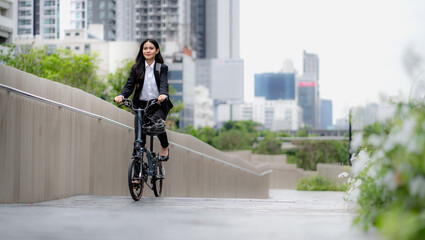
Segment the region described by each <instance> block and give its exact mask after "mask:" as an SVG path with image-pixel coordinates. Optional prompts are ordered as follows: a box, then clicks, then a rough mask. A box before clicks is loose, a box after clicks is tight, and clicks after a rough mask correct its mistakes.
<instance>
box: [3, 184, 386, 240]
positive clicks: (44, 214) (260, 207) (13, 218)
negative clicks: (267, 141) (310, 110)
mask: <svg viewBox="0 0 425 240" xmlns="http://www.w3.org/2000/svg"><path fill="white" fill-rule="evenodd" d="M342 197H343V193H340V192H298V191H294V190H271V191H270V199H222V198H221V199H216V198H150V197H147V198H142V200H141V201H139V202H134V201H133V200H132V199H131V198H130V197H101V196H76V197H71V198H66V199H61V200H56V201H48V202H44V203H38V204H31V205H27V204H3V205H0V239H73V240H74V239H130V238H134V239H155V240H156V239H173V240H176V239H214V240H221V239H243V240H249V239H255V240H258V239H291V240H292V239H312V240H313V239H314V240H318V239H338V240H343V239H353V240H354V239H355V240H362V239H378V238H377V237H376V235H375V234H374V233H367V234H365V233H363V232H361V231H359V230H358V229H356V228H352V227H351V221H352V219H353V217H354V212H353V211H354V210H353V208H354V206H353V204H347V203H346V202H344V200H343V199H342Z"/></svg>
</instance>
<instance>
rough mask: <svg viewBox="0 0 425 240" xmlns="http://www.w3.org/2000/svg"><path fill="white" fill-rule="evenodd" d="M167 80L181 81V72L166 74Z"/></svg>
mask: <svg viewBox="0 0 425 240" xmlns="http://www.w3.org/2000/svg"><path fill="white" fill-rule="evenodd" d="M168 79H170V80H182V79H183V72H182V71H169V72H168Z"/></svg>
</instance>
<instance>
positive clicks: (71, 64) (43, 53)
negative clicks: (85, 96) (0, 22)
mask: <svg viewBox="0 0 425 240" xmlns="http://www.w3.org/2000/svg"><path fill="white" fill-rule="evenodd" d="M8 47H9V50H8V51H5V50H0V60H1V62H3V63H4V64H6V65H8V66H11V67H14V68H17V69H19V70H22V71H25V72H28V73H31V74H34V75H36V76H39V77H42V78H47V79H50V80H53V81H56V82H60V83H63V84H66V85H69V86H72V87H76V88H80V89H82V90H84V91H86V92H88V93H91V94H94V95H96V96H102V95H103V94H104V90H105V84H104V83H103V82H102V81H101V80H100V79H99V78H98V76H97V73H96V70H97V69H98V66H97V64H98V56H97V55H96V54H92V55H87V54H74V53H72V52H71V51H70V50H68V49H58V50H56V52H54V53H49V50H48V48H47V47H44V48H36V47H33V46H31V45H24V46H21V48H20V50H19V51H17V49H16V46H14V45H8Z"/></svg>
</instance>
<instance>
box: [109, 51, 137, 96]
mask: <svg viewBox="0 0 425 240" xmlns="http://www.w3.org/2000/svg"><path fill="white" fill-rule="evenodd" d="M133 64H134V61H133V60H129V59H128V60H124V61H122V62H121V63H120V64H119V67H118V68H117V69H116V70H115V72H114V73H109V74H108V75H107V82H108V90H107V95H106V99H105V100H106V101H108V102H113V100H114V98H115V97H116V96H118V94H120V93H121V90H122V89H123V87H124V85H125V83H126V82H127V79H128V76H129V74H130V70H131V67H132V66H133ZM130 97H131V96H130Z"/></svg>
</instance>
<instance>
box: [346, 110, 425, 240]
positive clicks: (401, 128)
mask: <svg viewBox="0 0 425 240" xmlns="http://www.w3.org/2000/svg"><path fill="white" fill-rule="evenodd" d="M394 112H395V114H394V115H393V116H391V117H389V118H388V119H387V120H385V121H382V122H381V123H379V124H374V125H373V126H371V127H368V128H366V129H365V132H363V133H362V134H358V135H356V136H355V138H356V141H354V140H355V139H354V138H353V142H362V144H361V148H360V151H359V152H358V153H357V155H356V156H355V158H354V159H353V167H352V173H353V175H354V179H353V180H352V181H351V182H350V190H349V191H348V197H349V199H353V200H356V201H357V203H358V204H359V207H360V208H359V211H358V216H357V217H356V219H355V223H356V224H358V225H360V226H361V227H362V228H363V229H364V230H367V229H368V228H369V227H370V226H375V227H376V228H377V229H378V231H379V232H380V233H381V234H382V235H385V236H386V237H388V238H389V239H412V240H415V239H418V240H419V239H423V237H424V236H425V160H424V159H425V106H424V105H423V104H409V105H406V104H398V106H396V108H395V111H394ZM359 139H360V140H359Z"/></svg>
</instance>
